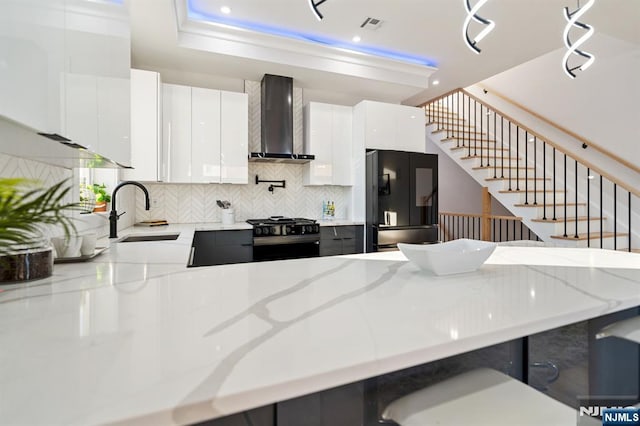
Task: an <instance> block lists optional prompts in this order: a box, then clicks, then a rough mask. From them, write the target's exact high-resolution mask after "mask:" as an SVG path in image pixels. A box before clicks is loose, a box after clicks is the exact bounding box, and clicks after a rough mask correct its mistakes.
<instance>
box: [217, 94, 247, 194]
mask: <svg viewBox="0 0 640 426" xmlns="http://www.w3.org/2000/svg"><path fill="white" fill-rule="evenodd" d="M220 124H221V132H220V144H221V149H220V166H221V179H220V181H221V182H222V183H240V184H246V183H248V182H249V163H248V161H249V160H248V155H249V101H248V95H247V94H246V93H237V92H222V94H221V123H220Z"/></svg>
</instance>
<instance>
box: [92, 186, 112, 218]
mask: <svg viewBox="0 0 640 426" xmlns="http://www.w3.org/2000/svg"><path fill="white" fill-rule="evenodd" d="M93 193H94V194H96V207H95V208H94V209H93V211H94V212H106V211H107V203H110V202H111V195H110V194H109V193H108V192H107V187H106V186H105V184H104V183H103V184H97V183H94V184H93Z"/></svg>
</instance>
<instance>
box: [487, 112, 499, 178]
mask: <svg viewBox="0 0 640 426" xmlns="http://www.w3.org/2000/svg"><path fill="white" fill-rule="evenodd" d="M496 120H497V118H496V112H495V111H494V112H493V139H494V140H495V142H494V143H493V178H494V179H496V178H497V177H498V170H497V169H498V159H497V156H498V151H497V150H496V148H497V147H498V129H497V128H496V124H497V123H496ZM487 154H489V151H487Z"/></svg>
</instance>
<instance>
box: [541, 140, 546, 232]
mask: <svg viewBox="0 0 640 426" xmlns="http://www.w3.org/2000/svg"><path fill="white" fill-rule="evenodd" d="M546 176H547V143H546V142H545V141H542V193H543V194H545V195H544V196H543V197H542V220H547V197H546V194H547V177H546Z"/></svg>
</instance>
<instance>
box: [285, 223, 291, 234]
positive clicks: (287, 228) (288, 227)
mask: <svg viewBox="0 0 640 426" xmlns="http://www.w3.org/2000/svg"><path fill="white" fill-rule="evenodd" d="M285 231H286V233H287V235H291V225H287V226H286V228H285Z"/></svg>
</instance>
